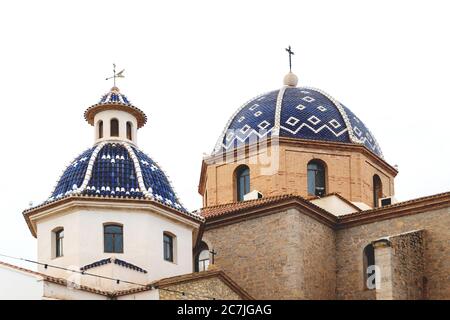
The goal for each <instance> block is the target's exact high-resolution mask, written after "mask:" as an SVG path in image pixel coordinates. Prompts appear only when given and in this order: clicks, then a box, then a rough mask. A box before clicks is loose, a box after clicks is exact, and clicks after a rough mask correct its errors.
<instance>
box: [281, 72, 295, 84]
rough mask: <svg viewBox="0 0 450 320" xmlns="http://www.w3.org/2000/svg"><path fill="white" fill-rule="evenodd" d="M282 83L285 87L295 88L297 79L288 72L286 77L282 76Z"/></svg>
mask: <svg viewBox="0 0 450 320" xmlns="http://www.w3.org/2000/svg"><path fill="white" fill-rule="evenodd" d="M283 82H284V85H285V86H289V87H296V86H297V83H298V78H297V76H296V75H295V74H293V73H292V72H289V73H288V74H287V75H285V76H284V80H283Z"/></svg>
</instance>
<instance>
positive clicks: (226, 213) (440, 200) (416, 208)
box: [199, 192, 450, 228]
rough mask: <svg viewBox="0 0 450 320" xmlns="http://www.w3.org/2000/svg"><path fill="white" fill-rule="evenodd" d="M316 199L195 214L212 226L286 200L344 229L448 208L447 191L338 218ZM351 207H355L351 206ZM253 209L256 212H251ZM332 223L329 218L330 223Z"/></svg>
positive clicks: (253, 203) (221, 207)
mask: <svg viewBox="0 0 450 320" xmlns="http://www.w3.org/2000/svg"><path fill="white" fill-rule="evenodd" d="M329 195H336V196H338V197H339V198H341V199H343V200H344V201H346V202H347V203H351V202H349V201H348V200H346V199H345V198H343V197H342V196H341V195H339V194H336V193H333V194H329ZM315 198H316V197H311V198H303V197H301V196H299V195H295V194H285V195H279V196H273V197H267V198H261V199H256V200H249V201H242V202H233V203H228V204H223V205H217V206H211V207H206V208H203V209H201V210H200V211H199V213H200V214H201V215H202V216H203V217H205V219H206V226H207V227H208V226H212V225H217V224H220V223H219V222H218V221H219V220H220V219H224V220H225V219H227V221H228V220H230V217H238V216H240V215H241V214H242V215H244V214H245V213H247V212H250V211H254V212H253V213H254V214H255V215H257V214H258V211H262V210H263V209H265V208H266V207H270V206H272V207H273V206H274V205H276V204H282V203H284V202H288V201H297V202H298V203H302V204H304V205H305V207H307V208H310V209H313V210H312V211H316V212H319V211H317V209H320V210H322V213H323V212H325V213H327V214H328V215H331V216H333V217H334V223H332V224H333V225H332V226H333V227H335V228H341V227H344V226H347V225H349V224H358V223H364V222H367V221H373V220H374V219H375V220H376V219H387V218H391V217H392V216H395V217H397V216H400V215H405V214H414V213H418V212H423V211H425V210H430V209H434V208H439V207H448V206H450V192H445V193H440V194H435V195H431V196H426V197H421V198H417V199H412V200H408V201H403V202H398V203H395V204H392V205H389V206H384V207H379V208H374V209H370V210H364V211H361V210H360V209H359V208H358V210H359V211H357V212H354V213H350V214H346V215H342V216H334V215H332V214H331V213H329V212H328V211H326V210H324V209H321V208H319V207H318V206H316V205H314V204H313V203H311V202H310V201H309V200H312V199H315ZM355 208H357V207H356V206H355ZM255 209H260V210H258V211H255ZM332 221H333V220H332V219H331V222H332Z"/></svg>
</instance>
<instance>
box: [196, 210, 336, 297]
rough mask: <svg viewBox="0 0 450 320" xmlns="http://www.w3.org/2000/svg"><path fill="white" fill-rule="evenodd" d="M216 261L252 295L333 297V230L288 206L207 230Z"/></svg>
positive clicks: (206, 240)
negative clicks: (286, 208)
mask: <svg viewBox="0 0 450 320" xmlns="http://www.w3.org/2000/svg"><path fill="white" fill-rule="evenodd" d="M203 240H204V241H205V242H206V243H207V244H208V246H209V248H210V249H212V248H213V249H214V250H216V251H217V256H216V257H215V261H216V264H217V266H218V267H219V268H220V269H222V270H223V271H224V272H225V273H227V274H228V275H229V276H230V277H231V278H232V279H233V280H235V281H236V282H237V283H238V284H239V285H240V286H242V287H243V288H244V289H245V290H246V291H247V292H249V294H250V295H252V296H253V297H254V298H255V299H334V298H335V291H336V287H335V286H336V282H335V280H336V277H335V276H336V260H335V259H336V258H335V236H334V231H333V230H332V229H330V228H328V227H327V226H325V225H323V224H322V223H320V222H318V221H316V220H314V219H312V218H310V217H308V216H306V215H304V214H301V213H300V212H299V211H298V210H297V209H289V210H286V211H282V212H279V213H276V214H270V215H265V216H260V217H256V218H251V219H247V220H245V221H242V222H239V223H235V224H231V225H227V226H223V227H220V228H216V229H211V230H206V231H205V233H204V236H203Z"/></svg>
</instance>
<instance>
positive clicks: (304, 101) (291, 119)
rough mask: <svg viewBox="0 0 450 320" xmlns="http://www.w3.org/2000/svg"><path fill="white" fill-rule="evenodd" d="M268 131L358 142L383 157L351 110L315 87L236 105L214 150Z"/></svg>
mask: <svg viewBox="0 0 450 320" xmlns="http://www.w3.org/2000/svg"><path fill="white" fill-rule="evenodd" d="M272 135H279V136H280V137H289V138H297V139H306V140H322V141H332V142H333V141H334V142H344V143H355V144H362V145H365V146H366V147H367V148H368V149H369V150H370V151H371V152H373V153H374V154H376V155H377V156H379V157H383V155H382V152H381V149H380V147H379V145H378V143H377V142H376V140H375V137H374V136H373V135H372V133H371V132H370V131H369V129H368V128H367V127H366V126H365V125H364V123H363V122H362V121H361V120H360V119H359V118H358V117H356V116H355V115H354V114H353V112H352V111H350V110H349V109H348V108H346V107H345V106H344V105H342V104H341V103H339V102H338V101H337V100H335V99H333V98H332V97H331V96H330V95H328V94H326V93H325V92H323V91H321V90H319V89H314V88H309V87H308V88H306V87H303V88H302V87H289V86H285V87H283V88H281V89H280V90H276V91H271V92H269V93H266V94H263V95H260V96H258V97H256V98H254V99H252V100H250V101H249V102H247V103H245V104H244V105H243V106H242V107H241V108H239V109H238V110H237V112H236V113H235V114H234V115H233V116H232V117H231V119H230V120H229V122H228V123H227V125H226V127H225V130H224V131H223V133H222V135H221V136H220V138H219V140H218V141H217V144H216V147H215V149H214V152H215V153H218V152H223V151H228V150H231V149H233V148H236V147H237V146H240V145H243V144H247V143H249V142H252V141H257V139H262V138H265V137H270V136H272Z"/></svg>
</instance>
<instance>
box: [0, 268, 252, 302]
mask: <svg viewBox="0 0 450 320" xmlns="http://www.w3.org/2000/svg"><path fill="white" fill-rule="evenodd" d="M0 266H5V267H7V268H11V269H14V270H17V271H21V272H25V273H28V274H31V275H34V276H37V277H41V278H42V279H43V280H44V281H47V282H51V283H55V284H59V285H62V286H66V287H67V286H68V285H70V284H71V283H70V282H68V281H67V280H65V279H62V278H55V277H52V276H48V275H46V274H43V273H40V272H37V271H33V270H29V269H25V268H22V267H19V266H16V265H13V264H9V263H6V262H2V261H0ZM214 277H218V278H220V279H221V280H222V281H223V282H225V283H226V284H227V285H228V286H229V287H230V288H231V289H232V290H233V291H235V292H236V293H237V294H238V295H239V296H240V297H241V298H242V299H245V300H253V297H252V296H250V294H248V293H247V292H246V291H245V290H244V289H242V288H241V287H240V286H239V285H238V284H237V283H236V282H234V281H233V280H232V279H231V278H230V277H229V276H227V275H226V274H225V273H224V272H223V271H222V270H209V271H203V272H194V273H189V274H184V275H180V276H175V277H170V278H164V279H161V280H158V281H155V282H152V283H150V284H148V285H147V286H142V287H136V288H132V289H128V290H121V291H113V292H111V291H103V290H98V289H95V288H92V287H88V286H84V285H76V286H75V288H77V289H79V290H83V291H87V292H90V293H95V294H99V295H103V296H106V297H109V298H114V297H118V296H125V295H128V294H133V293H139V292H144V291H149V290H152V289H154V288H156V289H157V288H161V289H163V288H166V287H169V286H173V285H177V284H180V283H185V282H191V281H196V280H201V279H208V278H214Z"/></svg>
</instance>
